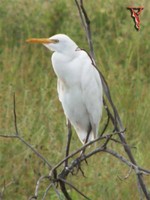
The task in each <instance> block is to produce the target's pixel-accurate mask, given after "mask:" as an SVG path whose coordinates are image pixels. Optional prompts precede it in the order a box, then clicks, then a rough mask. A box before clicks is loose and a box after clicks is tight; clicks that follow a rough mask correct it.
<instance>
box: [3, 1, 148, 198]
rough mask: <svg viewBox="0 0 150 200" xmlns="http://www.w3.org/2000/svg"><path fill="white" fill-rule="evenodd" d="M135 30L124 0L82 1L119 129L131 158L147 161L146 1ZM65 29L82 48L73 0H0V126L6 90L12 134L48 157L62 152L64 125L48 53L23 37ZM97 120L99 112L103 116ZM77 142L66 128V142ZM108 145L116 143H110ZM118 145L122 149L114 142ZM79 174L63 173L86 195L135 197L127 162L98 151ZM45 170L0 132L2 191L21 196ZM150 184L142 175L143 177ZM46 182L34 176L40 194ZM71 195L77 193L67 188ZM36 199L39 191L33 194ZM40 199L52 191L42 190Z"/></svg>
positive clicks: (53, 159) (6, 130)
mask: <svg viewBox="0 0 150 200" xmlns="http://www.w3.org/2000/svg"><path fill="white" fill-rule="evenodd" d="M140 4H141V5H144V7H145V8H144V11H143V12H142V14H141V30H140V31H139V32H137V31H136V30H135V29H134V24H133V20H132V19H131V16H130V13H129V11H128V10H126V7H127V6H129V5H131V1H129V0H127V1H126V2H125V1H123V0H120V1H117V0H107V1H102V0H97V1H85V7H86V9H87V12H88V14H89V17H90V19H91V28H92V34H93V43H94V48H95V53H96V61H97V65H98V66H99V69H100V70H101V71H102V73H103V74H104V76H105V78H106V80H107V82H108V84H109V86H110V90H111V94H112V97H113V100H114V102H115V105H116V106H117V108H118V110H119V113H120V115H121V118H122V121H123V123H124V126H125V127H126V128H127V133H126V137H127V140H128V141H129V143H130V145H133V146H135V147H136V149H133V152H134V155H135V157H136V159H137V161H138V163H139V165H141V166H143V167H145V168H150V159H149V153H148V152H149V146H150V141H149V130H150V123H149V116H150V106H149V102H150V92H149V91H150V62H149V60H150V59H149V52H150V40H149V33H150V27H149V24H148V22H149V18H148V10H149V9H150V2H149V1H148V0H145V1H144V0H141V1H140ZM56 33H65V34H67V35H69V36H70V37H71V38H72V39H73V40H75V41H76V42H77V43H78V44H79V46H80V47H82V48H84V49H86V50H87V51H88V45H87V41H86V37H85V34H84V30H83V28H82V26H81V22H80V19H79V15H78V11H77V8H76V5H75V3H74V1H68V0H61V1H56V0H55V1H54V0H51V1H50V0H47V1H42V0H33V1H29V0H24V1H21V0H15V1H13V0H1V3H0V134H13V133H14V131H15V129H14V118H13V94H14V92H15V93H16V111H17V119H18V128H19V132H20V134H21V135H22V136H23V138H25V139H26V140H27V141H28V142H29V143H30V144H32V145H33V146H34V147H36V148H37V149H38V151H39V152H40V153H41V154H43V155H44V156H45V157H46V158H47V159H48V160H49V161H50V163H53V164H56V163H57V162H58V161H59V160H60V159H62V158H63V157H64V153H65V144H66V135H67V129H66V126H65V117H64V114H63V110H62V108H61V105H60V102H59V101H58V98H57V92H56V76H55V74H54V72H53V69H52V66H51V63H50V59H49V57H50V55H51V53H50V52H49V51H48V50H47V49H46V48H45V47H43V46H40V45H29V44H26V43H25V40H26V39H27V38H29V37H48V36H51V35H53V34H56ZM103 121H104V119H103ZM77 146H78V147H79V146H81V144H80V142H79V141H78V139H77V136H76V134H74V135H73V140H72V144H71V150H74V149H76V148H77ZM112 147H113V148H115V149H120V147H119V145H118V144H113V145H112ZM121 151H122V153H123V150H121ZM83 169H84V171H85V175H86V178H83V177H82V175H81V174H78V175H77V177H75V176H73V177H70V181H72V182H74V183H76V186H77V187H78V188H80V189H82V192H84V193H85V194H86V195H87V196H89V197H90V198H91V199H93V200H105V199H106V200H112V199H115V200H120V199H122V200H126V199H138V195H139V193H138V191H137V189H136V188H137V183H136V178H135V176H134V174H133V173H132V174H131V175H130V177H129V178H128V179H127V180H124V181H121V180H120V179H119V178H118V176H121V177H123V176H125V175H126V173H127V172H128V168H127V167H126V166H124V165H123V164H122V163H120V162H119V161H117V160H116V159H115V158H113V157H112V156H109V155H107V154H105V153H102V154H98V155H96V156H94V157H92V158H90V159H89V164H88V166H87V165H84V164H83ZM46 173H48V169H47V168H46V166H44V165H43V163H42V162H41V161H40V160H39V159H38V158H37V157H36V156H35V155H34V154H33V153H32V152H31V151H30V150H29V149H28V148H26V147H25V146H23V144H21V143H20V142H19V141H17V140H15V139H3V138H0V177H1V179H0V186H1V188H2V187H3V184H4V181H5V183H6V185H7V184H9V183H10V182H12V181H14V182H12V183H11V184H10V185H9V186H8V187H7V188H6V190H5V192H4V197H5V198H4V199H7V200H11V199H15V200H19V199H21V200H25V199H28V197H29V196H31V195H32V194H33V193H34V188H35V184H36V181H37V179H38V177H39V176H40V175H42V174H46ZM145 181H146V183H147V185H149V187H148V189H149V190H150V177H145ZM45 187H46V183H45V182H44V183H42V186H41V189H40V197H41V195H42V194H43V192H44V189H45ZM68 190H69V191H70V193H72V196H73V199H82V198H80V197H79V196H78V195H77V194H76V193H74V191H72V190H71V189H70V188H68ZM39 199H40V198H39ZM47 199H52V200H53V199H57V197H56V195H55V193H54V192H53V191H50V193H49V196H48V197H47Z"/></svg>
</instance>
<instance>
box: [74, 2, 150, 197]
mask: <svg viewBox="0 0 150 200" xmlns="http://www.w3.org/2000/svg"><path fill="white" fill-rule="evenodd" d="M75 2H76V4H77V8H78V11H79V14H80V18H81V21H82V23H83V24H84V27H87V28H85V33H86V36H87V38H88V43H89V40H90V44H89V47H90V51H92V52H93V45H92V47H91V44H92V37H91V31H90V22H89V18H88V15H87V12H86V10H85V8H84V5H83V0H80V1H79V2H80V5H79V2H78V0H75ZM81 15H82V17H81ZM92 54H93V53H92ZM92 54H91V55H92ZM94 64H95V63H94ZM95 67H96V64H95ZM96 68H97V67H96ZM98 71H99V70H98ZM99 74H100V77H101V80H102V84H103V90H104V93H105V95H106V97H107V99H108V101H109V103H110V105H111V107H112V109H113V112H114V116H113V120H112V122H113V123H114V125H115V130H116V131H122V130H123V129H124V128H123V124H122V122H121V119H120V116H119V114H118V111H117V109H116V107H115V105H114V103H113V101H112V98H111V94H110V91H109V87H108V84H107V82H106V80H105V78H104V76H103V75H102V73H101V72H100V71H99ZM119 138H120V140H121V142H123V143H124V144H127V142H126V139H125V137H124V134H119ZM124 150H125V152H126V153H127V155H128V157H129V159H130V161H131V162H132V163H133V164H134V165H137V164H136V161H135V159H134V157H133V155H132V152H131V149H130V148H129V146H126V145H124ZM136 175H137V180H138V182H139V185H140V187H141V189H142V191H143V193H144V195H145V197H146V199H148V200H150V196H149V194H148V192H147V188H146V186H145V184H144V181H143V177H142V175H141V174H137V173H136Z"/></svg>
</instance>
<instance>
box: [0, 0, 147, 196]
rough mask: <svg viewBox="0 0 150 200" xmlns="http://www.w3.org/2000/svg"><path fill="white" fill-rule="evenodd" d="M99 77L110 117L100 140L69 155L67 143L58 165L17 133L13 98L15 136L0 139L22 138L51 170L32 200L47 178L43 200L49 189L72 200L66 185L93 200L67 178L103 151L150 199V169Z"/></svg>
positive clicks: (85, 21)
mask: <svg viewBox="0 0 150 200" xmlns="http://www.w3.org/2000/svg"><path fill="white" fill-rule="evenodd" d="M75 3H76V6H77V8H78V11H79V15H80V18H81V21H82V25H83V27H84V29H85V33H86V37H87V40H88V44H89V48H90V55H91V57H92V63H93V65H94V67H96V62H95V60H94V48H93V43H92V34H91V28H90V20H89V17H88V15H87V12H86V9H85V7H84V5H83V0H75ZM96 68H97V67H96ZM98 71H99V70H98ZM99 74H100V77H101V80H102V84H103V90H104V93H105V98H104V99H103V100H104V106H105V109H106V112H107V116H108V118H107V122H106V124H105V126H104V128H103V130H102V132H101V134H100V136H99V137H98V138H97V139H95V140H93V141H91V142H88V143H86V144H85V145H83V146H82V147H80V148H79V149H77V150H76V151H74V152H72V153H70V154H69V148H68V147H69V145H68V144H67V155H66V157H65V158H63V159H62V160H61V161H60V162H59V163H57V164H56V165H55V166H52V165H51V164H50V163H49V162H48V161H47V159H46V158H45V157H44V156H42V155H41V154H40V153H39V152H38V151H37V150H36V149H34V148H33V147H32V146H31V145H30V144H29V143H28V142H26V141H25V140H24V139H23V138H22V137H21V136H20V134H19V131H18V126H17V114H16V99H15V95H14V102H13V105H14V109H13V113H14V126H15V134H13V135H0V137H3V138H17V139H19V140H20V141H21V142H22V143H23V144H25V145H26V146H27V147H28V148H30V149H31V150H32V151H33V153H35V154H36V155H37V156H38V157H39V158H40V159H41V160H42V161H43V162H44V163H46V164H47V166H48V167H49V169H50V173H49V174H48V175H43V176H41V177H40V178H39V179H38V180H37V183H36V187H35V193H34V196H32V197H31V198H29V199H30V200H31V199H32V200H33V199H38V193H39V189H40V185H41V182H42V181H43V180H45V179H46V180H47V181H48V186H47V188H46V189H45V192H44V195H43V198H42V200H44V199H45V198H46V196H47V195H48V192H49V191H50V189H53V190H54V191H55V193H56V195H57V197H58V199H60V200H61V199H63V198H62V195H61V193H63V195H64V196H65V198H66V199H67V200H72V198H71V195H70V193H69V192H68V190H67V187H66V186H69V187H70V188H72V189H74V190H75V191H76V192H77V193H78V194H79V195H81V196H82V197H84V198H85V199H89V200H90V198H88V197H87V196H86V195H85V194H83V193H82V192H81V191H80V190H79V189H78V188H76V187H75V186H74V185H73V184H72V183H70V182H69V181H67V180H66V179H67V177H68V175H69V174H72V175H74V174H75V173H74V170H75V169H80V171H81V173H82V174H84V172H83V171H82V169H81V163H82V162H83V161H85V160H87V159H88V158H89V157H91V156H93V155H95V154H97V153H101V152H105V153H108V154H110V155H112V156H114V157H115V158H117V159H118V160H120V161H121V162H123V163H125V164H126V165H127V166H128V167H130V172H129V173H128V175H127V176H126V178H127V177H128V176H129V175H130V173H131V170H132V171H134V172H135V174H136V176H137V180H138V186H139V191H141V190H142V191H143V194H144V195H145V197H146V199H147V200H149V199H150V197H149V196H148V192H147V188H146V186H145V184H144V181H143V177H142V175H149V174H150V170H147V169H144V168H142V167H140V166H138V165H137V164H136V162H135V159H134V157H133V155H132V152H131V150H130V149H131V147H130V146H129V145H128V143H127V142H126V139H125V137H124V133H125V129H124V128H123V125H122V122H121V119H120V117H119V114H118V111H117V109H116V107H115V105H114V103H113V101H112V99H111V95H110V91H109V87H108V85H107V82H106V80H105V78H104V77H103V75H102V73H101V72H100V71H99ZM106 100H107V102H109V106H108V105H107V103H106ZM110 108H111V109H110ZM111 110H113V113H112V112H111ZM110 121H111V122H112V124H113V126H114V131H113V132H112V133H109V134H108V133H107V134H106V133H105V132H106V129H107V127H108V124H109V122H110ZM68 128H69V129H70V130H71V126H68ZM104 133H105V134H104ZM116 136H119V139H120V140H118V139H116V138H114V137H116ZM70 137H71V136H70ZM68 141H69V140H68ZM98 141H101V143H100V144H101V145H100V144H99V143H98ZM110 142H115V143H116V144H120V145H122V146H123V147H124V150H125V152H126V153H127V155H128V157H129V160H128V159H127V158H125V157H123V156H122V155H120V154H119V153H118V152H115V151H114V150H112V149H110V148H109V147H108V144H109V143H110ZM95 143H97V147H95V148H94V150H91V151H88V153H84V155H83V156H78V153H80V152H82V150H83V149H86V148H87V147H89V146H91V145H93V144H95ZM64 164H65V165H64ZM60 169H61V171H60ZM58 171H60V172H59V173H58ZM77 171H78V170H77ZM58 186H59V188H60V190H61V193H60V190H58ZM140 195H141V196H142V194H141V192H140Z"/></svg>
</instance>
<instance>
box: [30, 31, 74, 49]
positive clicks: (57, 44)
mask: <svg viewBox="0 0 150 200" xmlns="http://www.w3.org/2000/svg"><path fill="white" fill-rule="evenodd" d="M26 42H28V43H40V44H43V45H44V46H46V47H47V48H48V49H49V50H51V51H56V52H60V53H69V52H71V51H75V49H76V48H77V47H78V46H77V44H76V43H75V42H74V41H73V40H71V39H70V38H69V37H68V36H67V35H65V34H57V35H54V36H52V37H50V38H30V39H27V40H26Z"/></svg>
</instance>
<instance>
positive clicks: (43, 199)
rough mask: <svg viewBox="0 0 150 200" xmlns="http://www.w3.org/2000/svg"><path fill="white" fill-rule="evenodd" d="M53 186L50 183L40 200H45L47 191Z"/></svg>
mask: <svg viewBox="0 0 150 200" xmlns="http://www.w3.org/2000/svg"><path fill="white" fill-rule="evenodd" d="M52 186H53V183H50V184H49V186H48V187H47V188H46V191H45V192H44V196H43V198H42V200H45V198H46V196H47V193H48V191H49V190H50V188H51V187H52Z"/></svg>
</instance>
